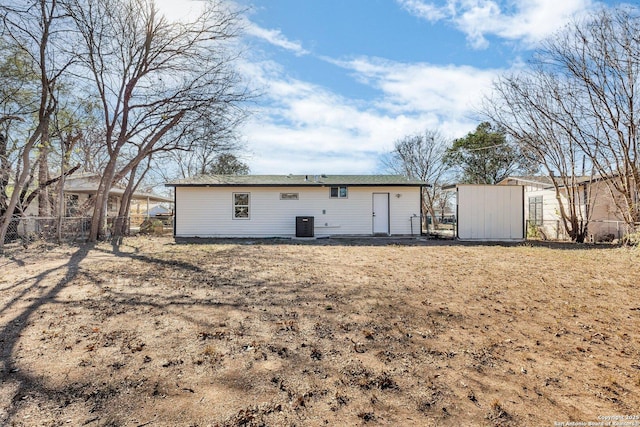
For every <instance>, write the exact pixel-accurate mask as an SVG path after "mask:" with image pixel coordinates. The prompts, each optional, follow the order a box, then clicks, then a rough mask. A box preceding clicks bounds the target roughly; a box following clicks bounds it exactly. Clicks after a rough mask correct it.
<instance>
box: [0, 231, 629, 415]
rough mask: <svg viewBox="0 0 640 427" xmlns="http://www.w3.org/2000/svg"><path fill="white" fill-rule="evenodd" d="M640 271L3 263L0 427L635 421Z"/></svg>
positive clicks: (85, 257) (216, 254) (413, 245)
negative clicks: (6, 426) (614, 417)
mask: <svg viewBox="0 0 640 427" xmlns="http://www.w3.org/2000/svg"><path fill="white" fill-rule="evenodd" d="M639 261H640V253H639V251H638V250H637V249H629V248H614V247H595V248H594V247H588V246H562V247H556V248H554V247H543V246H532V245H526V244H525V245H511V246H501V245H461V244H436V243H433V242H430V241H422V242H421V241H415V240H412V241H406V242H394V241H389V240H369V241H348V240H343V241H335V240H332V239H331V240H325V241H312V242H299V241H219V242H215V243H212V244H176V243H174V242H173V240H171V239H167V238H130V239H126V240H125V241H124V244H123V245H121V246H119V247H113V246H110V245H107V244H98V245H94V246H91V245H82V246H79V247H71V246H68V247H46V246H42V247H36V248H30V249H29V250H23V249H19V250H18V249H16V250H14V251H13V252H10V254H9V255H8V256H5V257H2V258H0V348H1V351H0V380H1V382H0V424H2V425H14V426H59V425H86V426H121V425H122V426H294V425H295V426H303V425H304V426H320V425H416V426H429V425H434V426H435V425H444V426H454V425H480V426H514V425H522V426H532V425H554V423H567V422H571V421H573V422H584V423H588V422H598V421H602V420H603V417H611V416H620V417H628V419H630V420H632V419H633V417H634V416H635V417H637V416H638V415H640V410H639V409H638V408H640V393H639V391H640V341H639V339H640V337H639V335H638V331H640V290H639V287H638V283H640V268H639V267H638V266H639ZM609 419H611V418H609ZM637 425H640V420H638V424H637Z"/></svg>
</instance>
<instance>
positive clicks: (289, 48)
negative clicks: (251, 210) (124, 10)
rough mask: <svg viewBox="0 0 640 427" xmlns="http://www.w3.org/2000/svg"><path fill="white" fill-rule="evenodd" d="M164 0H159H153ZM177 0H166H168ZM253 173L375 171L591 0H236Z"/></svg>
mask: <svg viewBox="0 0 640 427" xmlns="http://www.w3.org/2000/svg"><path fill="white" fill-rule="evenodd" d="M159 2H160V4H161V5H162V3H163V1H162V0H159ZM176 3H177V2H173V4H174V5H175V4H176ZM236 4H238V5H239V7H241V8H246V9H247V13H246V15H245V21H244V29H245V31H244V36H243V37H242V44H243V46H244V55H243V57H242V59H241V61H240V62H239V64H238V66H239V70H240V72H241V73H242V74H243V75H244V76H245V78H246V79H247V81H248V82H249V83H250V85H251V87H252V88H253V89H255V90H256V91H259V92H260V93H261V94H262V95H261V96H260V98H259V99H258V100H257V102H256V104H255V105H253V106H252V114H251V116H250V118H249V120H248V121H247V122H246V123H245V124H244V126H243V127H242V129H241V133H242V139H243V141H244V142H245V144H246V154H245V155H243V157H244V160H245V161H246V162H247V163H248V164H249V166H250V167H251V173H254V174H288V173H293V174H318V173H333V174H338V173H343V174H344V173H352V174H369V173H381V172H385V171H384V170H383V169H382V167H381V165H380V158H381V156H382V155H383V154H384V153H386V152H388V151H390V150H391V149H392V147H393V143H394V141H396V140H397V139H399V138H402V137H403V136H405V135H408V134H414V133H418V132H421V131H423V130H425V129H438V130H440V131H441V132H442V133H443V134H444V135H447V136H448V137H450V138H451V139H453V138H457V137H461V136H464V135H465V134H466V133H468V132H469V131H472V130H473V129H474V128H475V127H476V126H477V124H478V123H479V120H480V118H479V117H478V116H477V114H476V111H477V108H478V106H479V102H480V100H481V99H482V96H483V94H485V93H488V91H489V90H490V88H491V83H492V81H493V80H494V79H495V78H496V77H497V76H499V75H500V74H501V73H504V72H509V71H513V70H517V69H519V68H521V67H525V66H526V59H527V57H528V56H529V55H530V54H531V51H532V49H534V48H535V47H536V46H537V44H538V43H539V42H540V40H542V39H543V38H545V37H548V36H550V35H552V34H553V33H554V32H555V31H557V30H558V29H559V28H561V27H562V26H563V25H565V24H566V23H567V22H569V21H570V20H571V19H572V18H574V17H580V16H585V15H588V14H589V13H590V12H592V11H593V10H595V9H597V8H599V7H602V6H603V4H608V5H611V4H614V2H598V1H595V0H505V1H501V0H438V1H435V0H236Z"/></svg>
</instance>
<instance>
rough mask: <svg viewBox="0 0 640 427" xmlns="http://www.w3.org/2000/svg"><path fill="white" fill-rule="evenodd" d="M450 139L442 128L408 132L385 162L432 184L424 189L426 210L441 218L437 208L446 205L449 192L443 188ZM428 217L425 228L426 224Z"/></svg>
mask: <svg viewBox="0 0 640 427" xmlns="http://www.w3.org/2000/svg"><path fill="white" fill-rule="evenodd" d="M449 145H450V142H449V141H448V140H447V139H446V138H445V137H444V136H443V135H442V134H441V133H440V132H439V131H438V130H430V129H427V130H425V131H424V133H421V134H415V135H407V136H405V137H403V138H401V139H399V140H397V141H396V142H395V143H394V148H393V151H392V152H391V153H390V157H389V158H388V159H387V160H386V161H384V163H385V166H386V168H387V169H388V170H389V171H391V172H393V173H397V174H401V175H405V176H407V177H411V178H415V179H420V180H422V181H426V182H427V183H429V185H430V187H424V188H423V189H422V211H423V212H426V213H429V215H430V216H431V218H432V219H433V221H435V222H437V221H438V215H437V214H436V208H437V207H440V208H442V206H441V205H442V204H443V201H444V204H445V205H446V203H447V201H448V195H447V194H445V192H443V191H442V184H443V179H445V178H446V176H447V175H446V174H447V172H448V167H447V165H446V164H445V162H444V158H445V154H446V151H447V148H448V147H449ZM426 220H427V219H426V217H425V218H423V227H426Z"/></svg>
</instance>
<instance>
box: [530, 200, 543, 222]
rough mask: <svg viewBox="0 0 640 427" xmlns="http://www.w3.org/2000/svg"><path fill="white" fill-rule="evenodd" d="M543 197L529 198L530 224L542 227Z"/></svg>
mask: <svg viewBox="0 0 640 427" xmlns="http://www.w3.org/2000/svg"><path fill="white" fill-rule="evenodd" d="M542 218H543V217H542V196H534V197H529V224H530V225H542Z"/></svg>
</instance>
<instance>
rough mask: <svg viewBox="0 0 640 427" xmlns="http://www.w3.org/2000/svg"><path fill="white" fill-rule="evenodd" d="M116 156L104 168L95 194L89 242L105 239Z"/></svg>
mask: <svg viewBox="0 0 640 427" xmlns="http://www.w3.org/2000/svg"><path fill="white" fill-rule="evenodd" d="M117 158H118V156H117V155H112V156H111V157H110V158H109V162H108V163H107V166H106V167H105V170H104V173H103V175H102V179H100V184H99V185H98V191H97V192H96V202H95V206H94V208H93V215H92V216H91V229H90V230H89V241H90V242H95V241H98V240H102V239H104V238H105V221H106V214H107V204H108V203H109V192H110V191H111V187H113V178H114V176H115V174H116V160H117Z"/></svg>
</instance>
